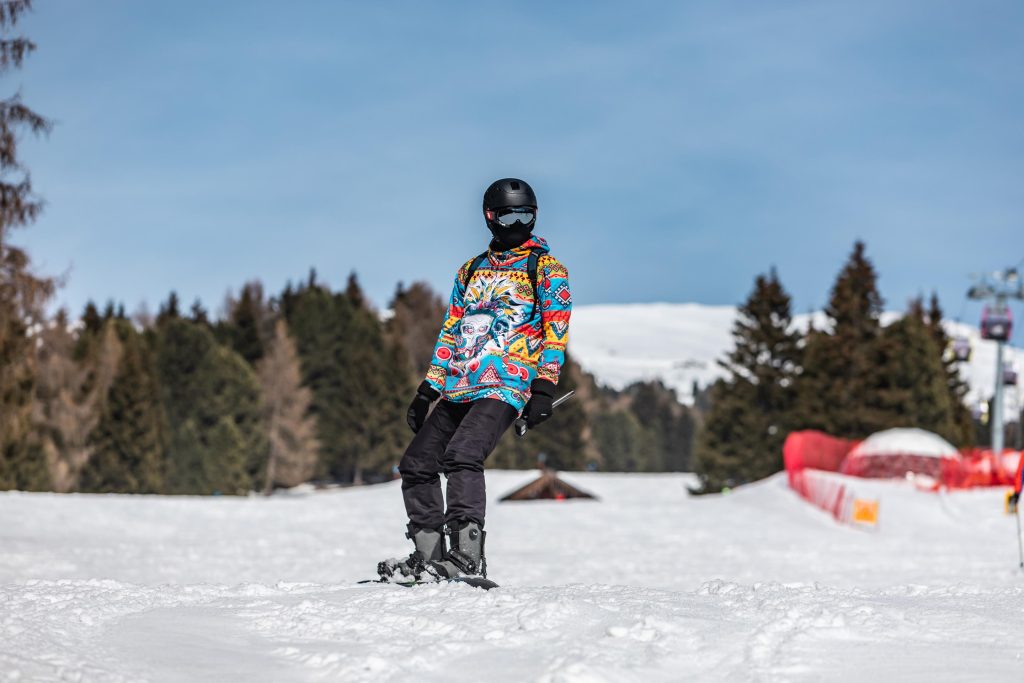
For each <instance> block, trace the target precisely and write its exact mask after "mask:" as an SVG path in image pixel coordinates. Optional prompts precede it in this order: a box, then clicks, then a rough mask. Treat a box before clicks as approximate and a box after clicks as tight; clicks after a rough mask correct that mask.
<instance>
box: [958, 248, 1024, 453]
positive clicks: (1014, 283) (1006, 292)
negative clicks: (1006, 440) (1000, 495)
mask: <svg viewBox="0 0 1024 683" xmlns="http://www.w3.org/2000/svg"><path fill="white" fill-rule="evenodd" d="M974 277H975V279H977V280H978V282H977V283H976V284H974V285H972V286H971V288H970V289H969V290H967V298H969V299H974V300H976V301H984V302H986V303H985V308H984V310H983V312H982V314H981V336H982V338H983V339H989V340H991V341H994V342H996V393H995V396H994V398H993V402H992V452H993V453H994V454H995V456H996V458H995V460H996V466H997V467H1001V463H1002V460H1001V457H1000V456H1002V454H1003V392H1004V380H1005V377H1004V376H1003V370H1004V365H1003V350H1004V347H1005V346H1006V342H1007V341H1009V339H1010V335H1011V334H1012V333H1013V316H1012V314H1011V312H1010V307H1009V305H1008V303H1009V300H1010V299H1017V300H1019V301H1024V282H1022V281H1021V278H1020V274H1019V273H1018V272H1017V269H1016V268H1007V269H1006V270H1002V271H997V272H995V273H991V274H988V275H982V276H980V277H979V276H974Z"/></svg>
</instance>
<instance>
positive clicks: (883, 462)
mask: <svg viewBox="0 0 1024 683" xmlns="http://www.w3.org/2000/svg"><path fill="white" fill-rule="evenodd" d="M859 443H860V442H859V441H851V440H849V439H839V438H836V437H834V436H829V435H828V434H825V433H823V432H818V431H813V430H807V431H800V432H793V433H791V434H790V435H789V436H788V437H787V438H786V443H785V445H784V446H783V450H782V454H783V461H784V462H785V466H786V475H787V478H788V480H789V487H790V488H791V489H793V490H794V491H795V492H796V493H798V494H799V495H800V496H801V497H802V498H804V499H805V500H807V501H808V502H810V503H812V504H813V505H816V506H817V507H819V508H821V509H823V510H825V511H826V512H828V513H829V514H831V515H832V516H833V517H835V518H836V519H837V520H839V521H842V522H848V521H850V510H851V508H852V504H853V499H854V496H853V493H852V492H851V491H850V490H849V488H848V487H847V486H846V485H844V484H843V483H842V482H841V481H837V480H836V479H835V478H830V477H828V476H823V475H822V474H821V473H822V472H841V473H843V474H846V475H849V476H854V477H861V478H894V477H896V478H900V477H903V476H905V475H906V473H907V472H913V473H915V474H924V475H927V476H928V477H930V478H931V481H933V482H934V483H931V484H929V485H924V486H922V484H921V483H918V486H919V488H924V490H931V491H938V490H940V489H942V488H947V489H966V488H973V487H978V486H1015V484H1016V486H1015V488H1017V489H1018V490H1019V487H1020V483H1019V482H1020V478H1021V476H1022V470H1024V454H1021V453H1015V452H1011V451H1006V452H1004V453H1003V456H1002V458H1000V459H997V458H996V457H995V455H994V454H993V453H992V451H990V450H981V449H977V448H975V449H969V450H965V451H962V452H961V457H960V459H959V460H956V459H954V458H929V457H924V456H920V455H914V454H906V453H904V454H894V455H891V456H887V455H885V456H878V455H876V456H871V457H862V458H850V459H848V458H847V456H848V455H849V454H850V451H852V450H853V449H854V448H856V447H857V444H859ZM1015 471H1016V474H1015Z"/></svg>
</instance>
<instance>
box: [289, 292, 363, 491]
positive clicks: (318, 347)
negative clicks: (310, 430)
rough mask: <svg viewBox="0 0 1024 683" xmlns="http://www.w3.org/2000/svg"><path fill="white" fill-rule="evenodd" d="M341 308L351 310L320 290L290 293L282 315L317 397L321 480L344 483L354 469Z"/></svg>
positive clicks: (312, 410)
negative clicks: (348, 442) (348, 448)
mask: <svg viewBox="0 0 1024 683" xmlns="http://www.w3.org/2000/svg"><path fill="white" fill-rule="evenodd" d="M340 307H342V308H345V309H347V303H345V304H339V302H338V301H337V300H336V299H335V298H334V297H333V296H332V295H331V294H330V292H328V291H327V290H326V289H324V288H322V287H319V286H312V287H304V288H301V289H299V290H293V291H288V290H286V291H285V294H284V295H283V296H282V310H283V311H284V313H285V315H286V316H287V323H288V326H289V328H290V329H291V332H292V335H293V336H294V338H295V342H296V347H297V348H298V351H299V358H300V361H301V365H302V383H303V384H304V385H305V386H308V387H309V388H310V390H311V391H312V392H313V404H312V406H311V407H310V414H311V415H312V416H313V417H314V418H315V419H316V424H317V437H318V441H319V443H320V452H319V458H318V464H317V476H328V475H332V476H335V477H337V478H339V479H342V478H345V477H346V476H351V468H350V464H349V463H348V462H346V456H347V453H346V452H345V451H344V450H343V444H344V441H345V439H346V433H345V432H346V428H347V426H348V415H347V414H346V412H345V405H346V401H347V398H346V394H347V392H348V391H349V390H350V387H349V382H348V378H347V377H346V374H345V372H346V368H347V362H346V359H345V358H344V357H343V354H344V349H343V347H342V345H341V340H342V338H343V337H344V335H345V333H346V330H345V318H346V316H345V315H343V312H342V311H339V310H338V309H339V308H340Z"/></svg>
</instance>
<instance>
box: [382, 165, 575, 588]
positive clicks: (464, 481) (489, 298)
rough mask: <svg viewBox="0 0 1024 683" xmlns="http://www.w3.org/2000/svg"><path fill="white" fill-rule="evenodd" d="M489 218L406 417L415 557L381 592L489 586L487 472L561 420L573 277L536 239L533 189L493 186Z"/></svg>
mask: <svg viewBox="0 0 1024 683" xmlns="http://www.w3.org/2000/svg"><path fill="white" fill-rule="evenodd" d="M483 213H484V220H485V221H486V223H487V227H488V228H489V229H490V231H491V235H492V239H491V241H490V245H489V247H488V250H487V251H486V252H484V253H483V254H480V255H479V256H476V257H474V258H471V259H469V260H468V261H466V262H465V264H463V266H462V268H460V269H459V272H458V274H457V275H456V277H455V287H454V289H453V290H452V296H451V301H450V303H449V305H448V310H447V313H446V315H445V319H444V323H443V324H442V326H441V333H440V335H439V336H438V339H437V344H436V345H435V347H434V355H433V358H432V359H431V365H430V369H429V370H428V371H427V377H426V379H425V380H424V381H423V383H422V384H420V386H419V388H418V389H417V391H416V397H415V398H414V399H413V401H412V405H410V406H409V411H408V413H407V416H406V420H407V422H408V423H409V427H410V428H411V429H412V431H413V432H414V433H415V434H416V436H415V437H413V440H412V442H411V443H410V444H409V447H408V448H407V449H406V451H405V455H403V456H402V460H401V462H400V463H399V466H398V469H399V472H400V473H401V476H402V496H403V498H404V499H405V510H406V513H407V514H408V516H409V525H408V533H407V534H406V536H407V538H409V539H410V540H412V542H413V544H414V545H415V550H414V551H413V552H412V553H411V554H410V555H409V556H408V557H406V558H401V559H399V558H393V559H389V560H384V561H383V562H381V563H380V564H379V565H378V566H377V571H378V573H379V574H380V576H381V580H382V581H388V580H391V581H403V582H405V581H424V580H426V581H443V580H447V579H461V578H465V577H486V575H487V561H486V558H485V555H484V538H485V532H484V516H485V504H486V499H485V493H484V460H485V459H486V458H487V456H488V455H489V454H490V453H491V451H492V450H494V447H495V446H496V445H497V443H498V439H499V438H500V437H501V435H502V434H503V433H504V432H505V430H507V429H508V428H509V426H510V425H512V423H513V422H514V421H515V420H516V418H517V417H518V416H519V415H520V413H521V414H522V417H523V418H524V419H525V420H526V422H527V426H528V427H530V428H532V427H534V426H536V425H539V424H540V423H542V422H544V421H545V420H547V419H548V418H550V417H551V414H552V410H553V409H552V402H553V399H554V397H555V386H556V385H557V384H558V376H559V373H560V371H561V369H562V365H563V363H564V360H565V344H566V341H567V340H568V333H569V313H570V310H571V307H572V297H571V295H570V293H569V281H568V272H567V271H566V269H565V267H564V266H563V265H562V264H561V263H560V262H559V261H558V260H557V259H555V258H554V257H553V256H551V254H550V253H549V249H548V245H547V242H545V241H544V239H543V238H541V237H537V236H535V235H533V228H534V225H535V223H536V217H537V197H536V195H535V194H534V192H533V189H532V188H531V187H530V186H529V185H528V184H527V183H526V182H524V181H522V180H518V179H516V178H503V179H502V180H497V181H495V182H493V183H492V184H491V186H490V187H488V188H487V191H486V192H485V193H484V200H483ZM439 399H440V400H439ZM435 401H436V402H437V405H436V406H435V407H434V410H433V411H432V412H430V407H431V405H432V404H434V403H435ZM428 412H429V415H428ZM441 473H443V474H444V475H445V477H446V478H447V480H448V485H447V493H448V496H447V497H448V508H447V510H445V508H444V501H443V499H442V496H441V481H440V476H439V475H440V474H441ZM446 534H447V543H446V538H445V536H446Z"/></svg>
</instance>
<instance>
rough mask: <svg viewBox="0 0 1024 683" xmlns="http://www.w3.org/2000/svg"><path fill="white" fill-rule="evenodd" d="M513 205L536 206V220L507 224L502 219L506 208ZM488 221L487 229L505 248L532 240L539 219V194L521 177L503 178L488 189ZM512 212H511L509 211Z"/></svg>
mask: <svg viewBox="0 0 1024 683" xmlns="http://www.w3.org/2000/svg"><path fill="white" fill-rule="evenodd" d="M512 207H530V208H532V209H533V212H532V219H531V220H530V222H529V223H527V224H523V223H518V222H517V223H515V224H513V225H511V226H509V225H503V224H502V223H500V222H499V221H498V216H499V215H501V210H502V209H509V208H512ZM483 208H484V220H485V221H487V228H488V229H489V230H490V231H491V234H492V235H494V239H495V242H496V243H497V244H496V245H492V246H498V247H502V248H505V249H511V248H514V247H518V246H519V245H520V244H522V243H523V242H525V241H526V240H528V239H530V234H531V233H532V232H533V226H534V223H535V222H536V214H537V195H535V194H534V193H533V188H532V187H530V184H529V183H527V182H526V181H525V180H519V179H518V178H502V179H501V180H495V181H494V182H493V183H491V185H490V187H488V188H487V191H486V192H484V206H483ZM506 213H508V212H506Z"/></svg>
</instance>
